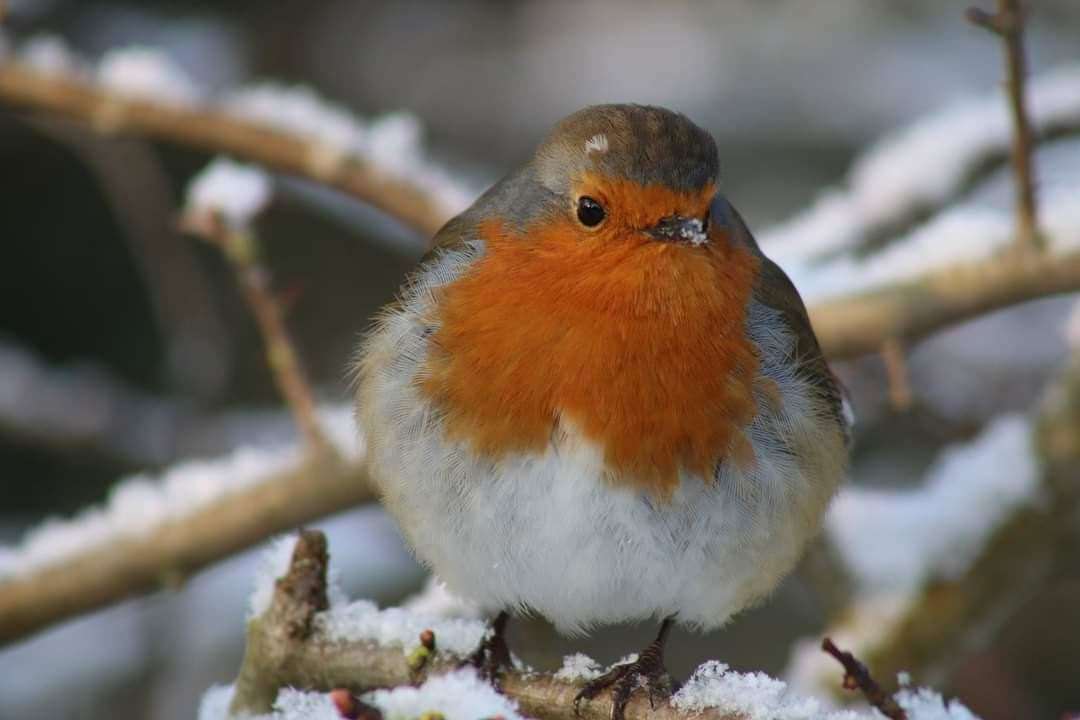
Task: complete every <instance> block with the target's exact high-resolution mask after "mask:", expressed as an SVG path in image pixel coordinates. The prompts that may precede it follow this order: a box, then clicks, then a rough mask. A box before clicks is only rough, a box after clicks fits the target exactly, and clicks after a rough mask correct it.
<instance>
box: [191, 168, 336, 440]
mask: <svg viewBox="0 0 1080 720" xmlns="http://www.w3.org/2000/svg"><path fill="white" fill-rule="evenodd" d="M269 200H270V180H269V178H267V177H266V175H265V173H263V172H262V171H261V170H259V169H257V168H254V167H243V166H240V165H236V164H235V163H232V162H229V161H228V160H224V159H217V160H215V161H214V162H213V163H211V164H210V165H209V166H208V167H207V168H205V169H204V170H203V171H202V172H201V173H199V175H197V176H196V177H195V180H194V181H193V182H192V183H191V186H190V187H189V188H188V197H187V207H186V209H185V211H184V221H183V224H184V226H185V227H186V228H188V229H189V230H190V231H192V232H193V233H196V234H198V235H200V236H201V237H202V238H203V239H204V240H206V241H208V242H210V243H211V244H213V245H215V246H217V248H218V249H219V250H220V251H221V253H222V255H223V256H224V257H225V258H226V259H227V260H228V261H229V263H230V264H231V265H232V267H233V270H234V272H235V274H236V280H237V284H239V285H240V289H241V290H242V291H243V294H244V299H245V300H246V301H247V304H248V307H250V308H251V312H252V314H253V315H254V316H255V321H256V324H257V325H258V327H259V332H260V334H261V335H262V338H263V342H264V343H265V344H266V359H267V363H268V364H269V366H270V371H271V372H272V373H273V376H274V382H275V383H276V385H277V387H278V390H279V391H280V392H281V394H282V396H283V397H284V398H285V401H286V403H287V404H288V406H289V409H290V410H291V411H292V414H293V417H294V418H295V419H296V424H297V426H298V427H299V428H300V431H301V433H303V435H304V438H305V439H306V441H307V443H308V447H309V450H310V452H312V453H314V454H328V453H332V452H333V446H332V445H331V444H330V442H329V441H328V440H327V439H326V436H325V433H324V432H323V429H322V428H321V427H320V426H319V421H318V419H317V418H316V415H315V400H314V397H313V394H312V391H311V386H310V384H309V383H308V380H307V376H306V373H305V372H304V370H303V367H302V366H301V364H300V359H299V354H298V353H297V351H296V347H295V345H294V343H293V341H292V337H291V336H290V334H289V331H288V329H287V328H286V327H285V320H284V317H283V313H282V310H281V306H280V304H279V303H278V301H277V298H276V297H275V296H274V294H273V291H272V290H271V288H270V274H269V272H268V271H267V270H266V268H265V267H264V266H263V265H262V263H261V262H260V261H259V257H258V255H259V252H258V243H257V240H256V237H255V233H254V230H253V229H252V227H251V225H252V221H253V219H254V217H255V216H256V215H257V214H258V213H259V212H260V211H261V210H262V209H263V208H264V207H265V206H266V205H267V203H268V202H269Z"/></svg>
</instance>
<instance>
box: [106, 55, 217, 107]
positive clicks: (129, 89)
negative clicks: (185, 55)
mask: <svg viewBox="0 0 1080 720" xmlns="http://www.w3.org/2000/svg"><path fill="white" fill-rule="evenodd" d="M97 79H98V83H99V84H100V85H101V86H102V87H103V88H105V89H106V90H110V91H112V92H114V93H116V94H118V95H123V96H125V97H128V98H133V99H137V100H153V101H157V102H161V103H164V104H167V105H181V106H187V105H195V104H196V103H198V102H199V101H200V100H202V92H201V91H200V89H199V87H198V86H197V85H196V84H195V82H194V81H193V80H192V79H191V78H190V77H189V76H188V75H187V73H185V72H184V70H183V69H181V68H180V67H178V66H177V65H176V64H175V63H174V62H173V61H172V60H170V59H169V58H168V56H166V55H165V54H164V53H162V52H161V51H160V50H155V49H153V48H149V47H142V46H135V47H128V48H119V49H115V50H110V51H108V52H106V53H105V55H104V56H103V57H102V58H101V61H100V62H99V64H98V69H97Z"/></svg>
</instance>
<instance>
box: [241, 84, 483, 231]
mask: <svg viewBox="0 0 1080 720" xmlns="http://www.w3.org/2000/svg"><path fill="white" fill-rule="evenodd" d="M224 108H225V111H226V112H228V113H229V114H231V115H232V116H234V117H237V118H241V119H244V120H247V121H250V122H255V123H259V124H262V125H265V126H267V127H270V128H274V129H276V130H280V131H282V132H286V133H289V134H291V135H294V136H296V137H298V138H300V139H303V140H307V141H308V142H310V143H313V145H314V148H315V149H314V150H313V154H312V162H313V163H314V164H315V165H316V167H317V168H318V170H319V172H322V173H325V174H328V175H329V174H332V173H333V172H334V171H335V170H336V169H337V168H338V167H339V166H340V165H341V164H342V163H344V162H345V161H346V160H348V159H350V158H355V159H359V160H362V161H367V162H370V163H371V164H372V165H373V166H374V168H375V169H376V170H378V171H381V172H384V173H386V174H388V175H391V176H395V177H399V178H404V179H408V180H410V181H412V182H413V183H415V184H416V185H418V186H420V187H422V188H424V189H425V190H427V191H428V192H430V193H431V194H432V196H433V197H434V198H435V199H436V201H437V202H440V203H441V204H442V205H443V206H444V209H445V212H446V215H447V217H450V216H451V215H453V214H456V213H458V212H460V211H461V210H463V209H465V208H466V207H467V206H468V205H469V203H470V202H472V200H473V199H474V198H475V197H476V193H475V192H474V191H472V190H471V189H468V188H465V187H463V186H462V185H461V184H459V183H458V182H457V181H456V180H454V179H453V178H451V177H450V175H449V174H448V173H446V172H445V171H444V170H443V169H441V168H439V167H437V166H435V165H434V164H432V163H430V162H429V161H428V160H427V159H426V158H425V153H424V147H423V132H422V130H423V127H422V125H421V123H420V121H419V120H418V119H417V118H416V117H415V116H413V115H411V114H409V113H393V114H390V115H386V116H383V117H381V118H377V119H375V120H373V121H371V122H369V123H366V122H364V121H363V120H361V119H360V118H358V117H356V116H354V115H353V114H351V113H350V112H349V111H348V110H347V109H346V108H344V107H343V106H341V105H338V104H335V103H332V102H329V101H327V100H324V99H323V98H321V97H320V96H319V94H318V93H317V92H315V90H313V89H312V88H310V87H307V86H303V85H294V86H286V85H280V84H277V83H260V84H257V85H253V86H249V87H245V88H241V89H239V90H237V91H235V92H233V93H232V94H231V95H230V96H228V97H227V98H226V99H225V101H224Z"/></svg>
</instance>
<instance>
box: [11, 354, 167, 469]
mask: <svg viewBox="0 0 1080 720" xmlns="http://www.w3.org/2000/svg"><path fill="white" fill-rule="evenodd" d="M182 415H183V412H182V411H181V408H180V407H179V405H178V404H177V403H176V402H175V401H172V400H170V399H167V398H163V397H156V396H153V395H148V394H145V393H143V392H140V391H138V390H136V389H135V388H132V387H129V386H127V385H125V384H123V383H121V382H120V381H119V380H118V379H116V378H114V377H112V376H111V375H109V374H108V373H106V372H105V371H104V370H100V369H98V368H90V367H84V368H59V367H52V366H50V365H48V364H47V363H45V362H44V361H43V360H42V359H41V358H39V357H37V356H36V355H34V354H33V353H31V352H30V351H29V350H27V349H25V348H23V347H20V346H18V345H15V344H13V343H9V342H6V341H4V340H0V433H2V434H4V435H7V436H12V437H15V438H17V439H19V440H20V441H23V442H28V443H32V444H35V445H42V446H45V447H49V448H53V449H59V450H69V449H80V450H83V449H89V450H92V451H94V452H97V453H101V454H102V455H106V456H108V457H110V458H115V459H119V460H121V461H122V462H124V463H126V464H129V465H133V466H146V465H158V464H161V463H164V462H167V461H169V460H171V459H173V450H174V448H175V446H176V444H177V435H178V426H179V425H180V424H181V420H180V418H181V416H182Z"/></svg>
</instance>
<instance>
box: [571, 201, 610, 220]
mask: <svg viewBox="0 0 1080 720" xmlns="http://www.w3.org/2000/svg"><path fill="white" fill-rule="evenodd" d="M606 214H607V213H605V212H604V206H603V205H601V204H600V203H598V202H596V201H595V200H593V199H592V198H591V197H587V196H582V197H581V198H579V199H578V201H577V219H578V220H580V221H581V224H582V225H584V226H585V227H596V226H597V225H599V224H600V223H602V222H604V217H605V215H606Z"/></svg>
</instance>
